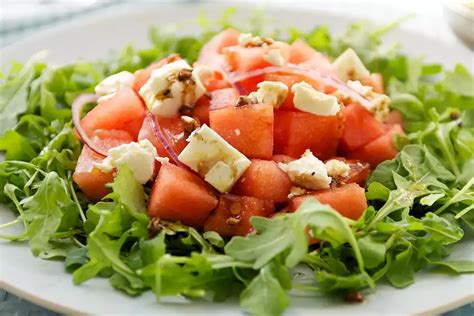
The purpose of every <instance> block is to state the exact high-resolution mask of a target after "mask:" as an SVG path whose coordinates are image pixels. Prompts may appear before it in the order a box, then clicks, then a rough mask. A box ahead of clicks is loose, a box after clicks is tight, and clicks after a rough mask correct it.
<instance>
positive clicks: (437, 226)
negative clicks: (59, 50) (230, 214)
mask: <svg viewBox="0 0 474 316" xmlns="http://www.w3.org/2000/svg"><path fill="white" fill-rule="evenodd" d="M231 13H232V11H231V10H230V11H228V12H227V13H226V14H225V15H224V17H223V18H222V19H220V20H218V21H209V20H208V19H206V18H205V17H203V16H201V17H200V19H199V22H198V23H199V24H200V26H201V27H202V33H201V35H199V36H196V37H194V36H193V37H190V36H178V35H175V34H174V33H169V32H165V31H162V30H160V29H157V28H152V29H151V31H150V39H151V46H150V48H147V49H141V50H137V49H135V48H133V47H132V46H127V47H125V48H124V49H123V50H121V51H120V52H118V53H117V54H115V55H114V56H113V57H111V58H110V59H107V60H103V61H97V62H85V61H80V62H77V63H73V64H69V65H65V66H60V67H52V66H50V65H47V64H45V63H43V62H42V61H41V60H40V59H38V58H33V59H31V60H30V61H28V62H27V63H25V64H19V63H12V65H11V67H10V70H9V72H8V73H4V74H3V75H2V78H1V86H0V87H1V88H0V89H1V95H0V115H1V118H0V122H1V123H0V127H1V129H0V135H2V136H0V150H2V151H4V153H5V156H4V157H5V159H4V161H3V162H1V163H0V202H1V203H2V204H4V205H5V209H6V208H7V207H9V208H10V209H11V211H12V212H15V213H16V214H17V215H18V217H17V218H16V219H15V220H14V221H13V222H10V223H2V224H0V228H1V229H2V230H3V229H4V228H6V227H8V226H12V225H16V224H19V223H21V224H22V225H23V226H24V232H22V233H21V234H19V235H16V236H11V235H7V234H5V233H4V232H2V230H0V237H1V238H3V239H7V240H11V241H25V242H28V244H29V246H30V248H31V252H32V254H33V255H34V256H39V257H41V258H44V259H53V258H54V259H58V258H60V259H61V260H64V264H65V269H66V270H67V271H68V272H70V273H71V274H72V279H73V282H74V283H75V284H78V285H79V284H81V283H84V282H86V281H87V280H89V279H91V278H94V277H103V278H107V279H108V280H109V282H110V285H111V286H112V287H113V288H115V289H117V290H120V291H123V292H125V293H127V294H128V295H131V296H138V295H141V294H142V293H143V292H146V291H152V292H153V293H154V294H155V295H156V298H157V300H160V299H161V298H162V297H165V296H175V295H181V296H184V297H186V298H189V299H205V300H211V301H223V300H225V299H227V298H228V297H231V296H237V297H240V304H241V307H242V308H243V309H244V310H246V311H249V312H250V313H252V314H259V315H260V314H268V315H276V314H280V313H282V312H283V311H284V310H285V309H286V308H287V307H288V305H289V303H290V296H289V291H290V290H292V293H293V292H299V291H302V292H317V293H324V294H325V295H326V294H327V295H337V296H340V297H342V298H344V297H345V298H346V299H349V300H351V299H352V300H360V299H362V298H363V297H362V295H361V292H360V291H363V292H362V293H364V294H370V293H371V292H372V291H376V287H377V284H378V283H380V282H388V283H389V284H391V285H392V286H393V287H396V288H403V287H406V286H409V285H410V284H412V283H413V282H415V279H416V272H417V271H419V270H421V269H428V268H429V269H431V270H435V271H437V272H439V271H449V272H450V273H453V272H454V273H472V272H474V263H473V262H472V261H468V260H465V261H464V260H457V261H451V260H450V259H449V257H448V255H449V251H448V250H449V247H450V246H451V245H453V244H456V243H458V242H460V241H461V240H462V239H463V236H464V235H465V234H466V233H467V232H468V231H472V229H473V228H474V212H473V209H474V190H473V184H474V178H473V177H474V89H473V87H474V78H473V76H472V74H470V72H469V71H468V70H467V69H466V68H465V67H463V66H462V65H457V66H456V67H455V68H454V69H453V70H450V69H445V68H443V66H441V65H438V64H426V63H424V62H423V60H422V59H421V58H418V57H408V56H405V55H403V54H401V53H400V52H399V50H398V46H392V47H391V48H389V49H382V47H381V44H382V41H381V37H382V36H383V35H384V34H385V33H386V32H388V31H390V30H391V29H392V28H393V27H395V26H396V25H397V24H398V23H394V24H391V25H389V26H387V27H383V28H375V27H374V26H372V25H370V24H368V23H355V24H352V25H350V26H349V28H348V29H347V31H346V32H345V33H344V34H342V35H341V36H333V34H331V33H330V32H329V30H328V28H327V27H325V26H317V27H315V28H314V29H312V30H311V31H309V32H302V31H299V30H297V29H294V28H292V29H288V30H280V31H278V32H275V33H265V30H263V29H262V27H261V25H260V24H261V23H258V21H259V19H253V22H252V23H249V26H248V27H246V29H244V31H248V32H252V33H254V34H268V35H271V36H272V37H273V38H275V39H282V40H285V41H286V40H287V41H289V42H290V43H291V42H292V41H294V40H296V39H304V40H305V41H306V42H307V43H308V44H309V45H311V46H312V47H313V48H315V49H316V50H318V51H320V52H323V53H325V54H327V55H328V56H330V57H331V58H334V57H336V56H338V55H340V54H341V53H342V52H343V51H345V50H346V49H347V48H348V47H351V48H353V49H354V50H355V51H356V52H357V54H358V56H360V58H361V59H362V61H363V62H364V64H365V65H366V66H367V68H368V69H369V70H370V71H371V72H379V73H381V74H382V75H383V78H384V82H385V86H386V87H385V88H386V93H387V94H388V96H389V97H390V98H391V100H392V102H391V105H390V106H391V109H394V110H398V111H400V112H401V113H402V115H403V118H404V128H405V132H406V137H400V138H399V139H398V145H399V147H400V148H401V151H400V153H399V154H398V155H397V156H396V158H395V159H393V160H389V161H385V162H383V163H382V164H380V165H379V166H378V167H377V168H376V169H375V170H374V171H373V172H372V173H371V175H370V177H369V179H368V182H367V184H366V197H367V199H368V201H369V207H368V208H367V210H366V211H365V213H364V215H363V216H362V217H361V218H360V219H359V220H357V221H354V220H349V219H346V218H344V217H342V216H341V215H339V213H337V212H336V211H334V210H333V209H332V208H331V207H329V206H327V205H322V204H319V203H318V202H316V200H312V201H308V202H305V203H304V204H303V205H302V206H301V207H300V208H299V209H298V211H297V212H295V213H288V214H282V215H280V216H275V217H273V218H264V217H253V218H252V219H251V223H252V225H253V226H254V228H255V229H256V232H255V233H254V234H250V235H248V236H246V237H233V238H231V239H228V238H222V237H221V236H220V235H219V234H217V233H215V232H206V233H202V232H200V231H199V230H196V229H194V228H191V227H187V226H184V225H181V224H179V223H171V222H164V221H157V220H150V218H149V217H148V215H147V214H146V201H147V198H148V194H149V189H146V188H144V187H143V186H142V185H140V184H138V183H137V182H136V181H135V179H134V178H133V176H132V173H131V171H130V170H129V169H128V168H126V167H124V168H120V170H119V171H118V173H117V175H116V177H115V179H114V181H113V183H111V184H110V185H111V188H112V193H110V194H109V195H107V196H106V197H105V198H103V199H102V200H101V201H99V202H97V203H91V202H90V201H88V200H87V199H86V198H85V196H84V195H83V194H82V193H81V192H80V191H79V189H78V188H77V187H76V185H75V184H74V182H73V180H72V173H73V172H74V169H75V166H76V161H77V158H78V156H79V154H80V152H81V147H82V144H81V142H80V141H79V140H78V139H77V137H76V136H75V135H74V133H73V127H74V126H73V123H72V121H71V108H70V106H71V104H72V102H73V100H74V99H75V98H76V97H77V96H78V95H80V94H83V93H93V91H94V87H95V86H96V84H97V83H99V82H100V81H101V80H102V79H104V78H105V77H107V76H109V75H111V74H115V73H117V72H120V71H124V70H126V71H130V72H134V71H136V70H138V69H141V68H144V67H146V66H147V65H149V64H150V63H152V62H155V61H157V60H159V59H161V58H163V57H166V56H168V55H170V54H172V53H177V54H179V55H180V56H181V57H182V58H185V59H186V60H187V61H188V62H189V63H193V62H194V61H195V60H196V59H197V57H198V53H199V51H200V48H201V47H202V46H203V44H205V43H206V42H207V41H209V39H210V38H212V36H213V35H215V34H217V33H218V32H219V31H221V30H223V29H226V28H228V27H234V28H237V29H238V27H236V26H235V25H234V24H233V23H232V22H231V15H232V14H231ZM2 211H5V210H2ZM308 227H309V228H310V229H311V231H312V234H313V236H315V237H317V238H318V239H319V243H317V244H314V245H311V246H309V245H308V238H307V233H306V229H307V228H308ZM302 265H306V266H308V267H309V268H311V270H312V271H313V275H314V283H313V284H307V283H304V284H303V283H298V279H297V278H296V279H294V278H293V275H294V273H295V271H298V268H299V267H301V266H302ZM433 268H434V269H433ZM308 299H309V298H308ZM369 299H370V296H369ZM158 308H159V307H157V309H158Z"/></svg>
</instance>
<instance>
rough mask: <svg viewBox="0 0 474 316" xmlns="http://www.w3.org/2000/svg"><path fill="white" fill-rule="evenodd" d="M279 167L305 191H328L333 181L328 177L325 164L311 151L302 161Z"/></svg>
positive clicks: (306, 152)
mask: <svg viewBox="0 0 474 316" xmlns="http://www.w3.org/2000/svg"><path fill="white" fill-rule="evenodd" d="M278 166H279V167H280V169H281V170H283V171H285V172H286V173H287V174H288V176H289V177H290V180H291V181H292V182H293V183H294V184H296V185H298V186H300V187H302V188H304V189H308V190H321V189H327V188H329V184H330V183H331V180H332V179H331V177H329V176H328V173H327V170H326V166H325V165H324V162H322V161H321V160H319V159H318V158H316V157H315V156H314V155H313V153H312V152H311V151H310V150H309V149H307V150H306V151H305V153H304V154H303V155H302V156H301V158H300V159H298V160H294V161H291V162H289V163H282V162H280V163H278Z"/></svg>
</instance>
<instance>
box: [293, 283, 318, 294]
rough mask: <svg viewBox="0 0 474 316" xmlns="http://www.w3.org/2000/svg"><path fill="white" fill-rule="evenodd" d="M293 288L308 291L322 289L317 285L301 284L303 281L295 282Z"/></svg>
mask: <svg viewBox="0 0 474 316" xmlns="http://www.w3.org/2000/svg"><path fill="white" fill-rule="evenodd" d="M291 286H292V288H293V289H295V290H301V291H307V292H321V289H320V288H319V287H316V286H311V285H306V284H301V283H293V284H292V285H291Z"/></svg>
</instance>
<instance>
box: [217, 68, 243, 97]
mask: <svg viewBox="0 0 474 316" xmlns="http://www.w3.org/2000/svg"><path fill="white" fill-rule="evenodd" d="M221 73H222V75H223V77H224V79H225V80H227V81H228V82H230V84H231V85H232V87H234V88H235V89H236V90H237V91H238V92H239V94H240V95H247V94H249V92H248V91H247V89H245V88H244V86H243V85H242V84H241V83H240V81H242V80H243V79H242V80H239V81H232V80H231V77H232V75H233V74H232V73H231V72H229V71H227V70H226V69H224V67H222V71H221ZM244 79H245V78H244Z"/></svg>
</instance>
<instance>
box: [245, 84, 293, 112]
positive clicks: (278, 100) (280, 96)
mask: <svg viewBox="0 0 474 316" xmlns="http://www.w3.org/2000/svg"><path fill="white" fill-rule="evenodd" d="M257 87H258V90H257V91H256V92H252V93H250V94H249V97H250V98H253V99H255V100H257V103H267V104H271V105H273V107H274V108H279V107H280V106H281V104H282V103H283V102H284V101H285V99H286V96H287V94H288V87H287V86H286V85H285V84H283V83H281V82H279V81H262V82H260V83H259V84H257Z"/></svg>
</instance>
